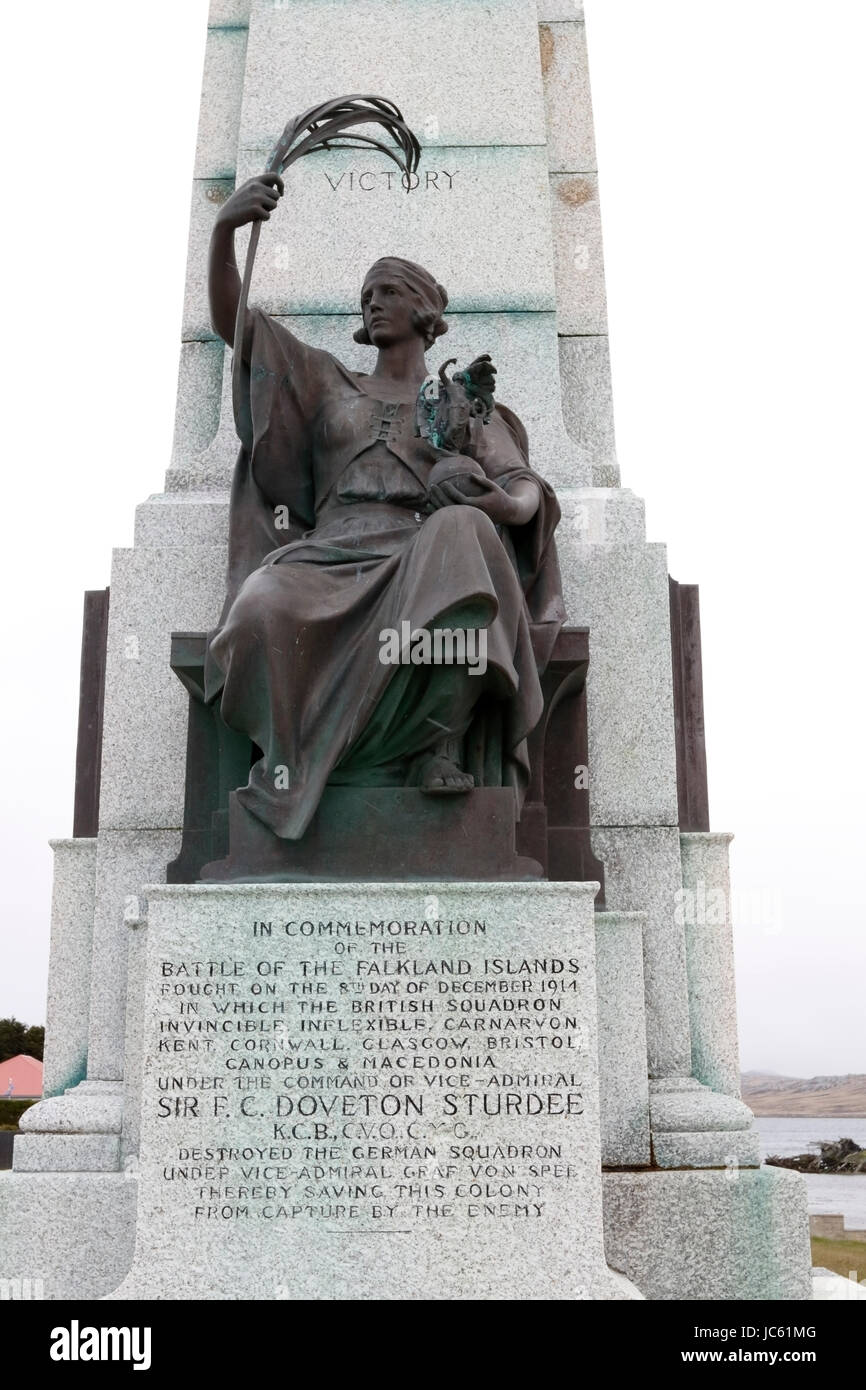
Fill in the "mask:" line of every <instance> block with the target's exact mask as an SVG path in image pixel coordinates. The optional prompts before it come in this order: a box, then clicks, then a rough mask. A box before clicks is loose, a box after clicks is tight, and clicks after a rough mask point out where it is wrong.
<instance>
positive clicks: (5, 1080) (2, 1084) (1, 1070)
mask: <svg viewBox="0 0 866 1390" xmlns="http://www.w3.org/2000/svg"><path fill="white" fill-rule="evenodd" d="M41 1095H42V1063H41V1062H40V1061H39V1060H38V1059H37V1058H36V1057H28V1056H27V1054H26V1053H24V1052H19V1054H18V1056H17V1057H10V1058H9V1059H8V1061H6V1062H0V1100H34V1099H35V1100H38V1099H39V1098H40V1097H41Z"/></svg>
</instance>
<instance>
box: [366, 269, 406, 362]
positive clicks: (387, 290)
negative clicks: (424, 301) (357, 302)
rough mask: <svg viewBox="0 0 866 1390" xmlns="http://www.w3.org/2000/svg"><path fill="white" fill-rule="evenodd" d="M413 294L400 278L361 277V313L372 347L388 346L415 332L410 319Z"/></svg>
mask: <svg viewBox="0 0 866 1390" xmlns="http://www.w3.org/2000/svg"><path fill="white" fill-rule="evenodd" d="M416 308H417V305H416V302H415V297H414V295H413V294H412V291H411V290H410V289H409V286H408V285H406V284H404V283H403V281H402V280H396V279H394V278H392V277H391V276H389V275H373V276H370V277H369V278H368V279H366V280H365V281H364V289H363V291H362V293H361V313H362V314H363V315H364V327H365V328H366V330H367V333H368V335H369V338H370V342H371V343H372V344H373V346H374V347H377V348H381V347H391V346H393V344H394V343H404V342H408V341H409V340H410V339H412V338H417V337H418V336H419V332H418V329H417V328H416V327H415V323H414V313H415V310H416Z"/></svg>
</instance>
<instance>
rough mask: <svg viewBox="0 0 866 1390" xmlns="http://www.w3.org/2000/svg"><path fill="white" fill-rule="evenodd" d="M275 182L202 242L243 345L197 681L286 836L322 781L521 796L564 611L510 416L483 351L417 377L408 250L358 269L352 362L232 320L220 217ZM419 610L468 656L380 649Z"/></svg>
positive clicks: (255, 187)
mask: <svg viewBox="0 0 866 1390" xmlns="http://www.w3.org/2000/svg"><path fill="white" fill-rule="evenodd" d="M283 194H284V184H283V180H282V178H281V177H280V176H279V174H277V173H273V172H271V173H267V174H264V175H262V176H260V177H258V178H255V179H251V180H250V181H249V182H248V183H246V184H244V185H243V186H242V187H241V188H239V189H238V190H237V192H235V193H234V194H233V195H232V197H230V198H229V199H228V201H227V202H226V203H225V205H224V206H223V207H222V209H221V210H220V212H219V214H218V216H217V220H216V225H215V228H214V232H213V238H212V242H211V253H210V277H209V289H210V303H211V314H212V319H213V324H214V327H215V329H216V331H217V332H218V333H219V334H220V335H221V336H222V337H223V338H224V339H225V340H226V342H227V343H229V344H232V343H233V342H234V343H238V342H241V341H242V356H243V361H242V364H241V372H240V382H241V388H242V389H241V391H240V392H239V393H237V392H236V396H235V411H236V420H237V426H238V433H239V435H240V437H241V444H242V450H241V455H240V458H239V460H238V465H237V469H236V474H235V480H234V485H233V494H232V507H231V524H230V557H229V584H228V596H227V600H226V605H225V608H224V611H223V617H222V621H221V624H220V627H219V629H218V630H217V632H216V633H215V634H213V636H212V638H211V641H210V645H209V654H208V691H207V694H208V698H209V699H215V698H219V700H220V702H221V704H220V709H221V714H222V717H223V719H224V720H225V722H226V723H227V724H229V726H230V727H232V728H234V729H237V730H239V731H241V732H244V733H246V734H247V735H248V736H249V737H250V739H251V740H252V741H253V742H254V744H255V745H256V746H257V749H258V751H259V752H260V754H261V756H260V757H259V759H258V761H257V762H256V763H255V765H254V766H253V768H252V771H251V774H250V779H249V785H248V786H247V787H244V788H242V789H241V790H240V791H239V792H238V799H239V801H240V802H241V803H242V805H243V806H244V807H246V809H247V810H248V811H250V812H251V813H252V814H253V815H254V816H256V817H257V818H258V819H259V820H261V821H263V822H264V823H265V824H266V825H267V826H269V827H270V828H271V830H272V831H273V832H274V833H275V834H276V835H277V836H280V837H282V838H285V839H298V838H300V837H301V836H302V835H303V834H304V831H305V829H306V827H307V826H308V824H309V822H310V819H311V817H312V816H313V814H314V812H315V810H316V807H317V805H318V802H319V800H320V798H321V795H322V792H323V791H324V788H325V787H326V785H332V786H333V785H342V786H351V785H355V786H359V785H360V786H380V787H381V786H406V785H410V786H415V787H418V788H420V789H421V790H422V791H426V792H432V793H439V794H442V793H443V792H448V793H452V794H453V793H460V792H463V793H465V792H467V791H469V790H470V789H471V788H472V787H473V786H498V787H505V786H507V787H512V788H513V789H514V792H515V808H516V812H517V809H518V808H519V805H520V802H521V798H522V795H523V792H524V789H525V786H526V782H527V772H528V759H527V750H526V739H527V737H528V735H529V733H530V732H531V731H532V729H533V728H534V726H535V724H536V723H537V721H538V719H539V717H540V715H541V710H542V695H541V686H540V680H539V667H540V666H543V663H544V660H545V656H546V653H548V652H549V651H550V648H551V646H552V643H553V641H554V640H555V637H556V634H557V632H558V630H559V626H560V624H561V622H562V620H563V616H564V614H563V606H562V599H561V594H560V587H559V576H558V568H557V564H556V556H555V549H554V546H553V532H554V528H555V526H556V522H557V520H558V518H559V509H558V507H557V504H556V499H555V497H554V495H553V493H552V491H551V489H550V488H549V487H548V486H547V484H546V483H544V482H543V480H542V479H541V478H540V477H539V476H538V475H537V474H535V473H534V472H533V470H532V468H531V467H530V465H529V461H528V446H527V440H526V434H525V431H524V429H523V426H522V425H521V423H520V421H519V420H518V419H517V417H516V416H515V415H513V414H512V412H511V411H509V410H508V409H507V407H505V406H502V405H499V404H498V403H495V402H494V397H493V386H494V376H495V368H494V367H493V365H492V363H491V361H490V358H489V357H488V356H482V357H478V358H476V359H475V361H474V362H472V363H471V364H470V366H469V367H468V368H467V369H466V370H465V371H464V372H462V373H461V372H458V373H455V375H454V376H453V377H452V378H451V379H450V380H449V379H447V378H446V377H445V375H444V371H443V373H442V374H441V376H440V394H439V397H438V398H437V399H436V400H432V399H431V397H430V394H429V392H428V393H427V394H426V395H422V394H420V393H421V392H422V388H423V386H424V383H425V381H426V380H427V378H428V368H427V363H426V360H425V353H426V352H427V351H428V350H429V349H430V348H431V347H432V346H433V344H434V343H435V341H436V339H437V338H438V337H439V336H440V335H441V334H443V333H445V332H447V329H448V326H447V324H446V322H445V320H444V318H443V313H444V310H445V308H446V306H447V303H448V296H447V294H446V292H445V290H444V289H443V287H442V286H441V285H440V284H439V283H438V282H437V281H436V279H435V278H434V276H432V275H431V274H430V273H429V272H428V271H427V270H425V269H423V267H421V266H419V265H416V264H415V263H414V262H411V261H408V260H405V259H403V258H400V257H384V258H382V259H380V260H379V261H377V262H376V263H375V265H373V266H372V267H371V269H370V270H369V271H368V272H367V274H366V276H365V278H364V282H363V286H362V290H361V304H360V308H361V315H362V326H361V327H360V328H359V329H358V331H357V332H356V333H355V339H356V341H358V342H361V343H363V344H365V345H369V346H370V347H372V348H374V349H375V350H376V361H375V365H374V366H373V370H372V371H371V372H369V373H366V372H356V371H351V370H349V369H348V368H347V367H345V366H344V365H343V364H342V363H341V362H340V361H338V360H337V358H335V357H333V356H332V355H331V354H330V353H328V352H323V351H321V350H319V349H316V348H312V347H309V346H308V345H307V344H305V343H303V342H302V341H300V339H298V338H296V337H295V335H294V334H293V333H292V332H290V331H289V330H288V329H287V328H286V327H285V326H284V325H283V324H282V323H280V322H278V321H277V320H275V319H273V318H271V317H270V316H269V315H267V314H265V313H263V312H262V311H261V310H258V309H249V310H246V309H245V310H244V311H243V315H242V317H243V322H242V324H241V323H240V321H239V320H238V309H239V303H240V302H241V281H240V276H239V273H238V269H237V264H236V261H235V253H234V245H233V241H234V233H235V230H236V229H237V228H238V227H240V226H243V225H244V224H245V223H248V222H261V221H267V220H268V219H269V218H270V216H271V214H272V212H273V211H274V209H275V208H276V207H277V205H278V202H279V199H280V198H281V197H282V196H283ZM236 320H238V321H237V322H236ZM434 436H435V437H436V440H438V441H439V442H438V443H437V442H435V440H434ZM280 515H282V516H289V517H290V519H291V523H290V528H289V531H288V534H287V532H286V530H285V529H280V526H279V524H278V522H277V521H275V518H277V517H278V516H280ZM407 625H408V627H407ZM421 629H428V630H430V631H432V632H434V633H435V632H436V631H437V630H442V629H448V630H457V629H459V630H461V631H463V632H467V633H468V632H470V631H472V630H473V629H474V630H475V632H474V634H473V635H474V636H476V637H481V638H483V639H484V643H485V650H486V661H485V666H484V669H483V671H482V670H481V669H480V668H472V669H470V668H468V667H467V665H466V664H465V663H464V664H462V665H461V664H459V663H458V664H452V663H448V664H431V665H418V664H414V658H412V659H411V660H410V659H409V658H408V657H407V658H406V659H405V660H403V659H402V657H401V660H400V661H399V662H398V663H396V664H395V663H393V662H392V663H390V664H389V663H388V662H386V661H385V660H384V659H383V656H382V640H381V638H382V633H383V631H388V632H391V631H396V632H398V633H399V632H401V631H411V632H412V633H413V634H414V633H416V632H418V631H419V630H421Z"/></svg>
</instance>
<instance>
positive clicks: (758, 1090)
mask: <svg viewBox="0 0 866 1390" xmlns="http://www.w3.org/2000/svg"><path fill="white" fill-rule="evenodd" d="M741 1079H742V1083H743V1100H744V1101H745V1102H746V1104H747V1105H748V1106H749V1109H750V1110H753V1111H754V1113H755V1114H756V1115H792V1116H793V1115H803V1116H811V1117H818V1116H821V1115H827V1116H828V1117H831V1116H834V1115H835V1116H838V1117H839V1118H840V1119H843V1118H844V1117H845V1116H846V1115H847V1116H856V1117H858V1118H859V1117H864V1118H866V1076H862V1075H860V1076H858V1075H853V1074H852V1075H849V1076H810V1077H808V1078H804V1077H799V1076H776V1075H775V1074H774V1073H773V1072H764V1071H745V1072H743V1075H742V1078H741Z"/></svg>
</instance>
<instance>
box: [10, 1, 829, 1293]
mask: <svg viewBox="0 0 866 1390" xmlns="http://www.w3.org/2000/svg"><path fill="white" fill-rule="evenodd" d="M433 27H435V33H436V44H437V64H436V66H435V71H434V69H433V67H432V66H431V65H429V64H427V62H426V60H425V55H424V51H423V47H422V46H419V44H418V41H417V35H418V33H419V32H427V31H428V30H431V29H432V28H433ZM383 33H387V34H388V42H387V44H383V43H382V42H381V35H382V34H383ZM395 55H399V58H400V61H395ZM443 71H444V72H447V73H448V75H449V76H448V82H447V84H445V83H443V82H442V81H441V76H440V74H441V73H442V72H443ZM341 92H349V93H362V92H363V93H374V94H380V95H377V96H364V97H357V96H353V97H351V98H341V97H339V93H341ZM515 93H519V97H520V99H519V100H515ZM335 96H336V97H337V101H336V103H335V105H334V106H333V107H329V108H327V109H328V110H329V111H330V117H331V118H333V119H337V120H338V125H339V133H340V134H341V137H342V141H343V144H344V145H345V144H351V145H352V146H353V147H352V148H337V147H336V146H337V145H338V144H339V143H340V142H339V141H338V140H337V139H336V134H337V126H334V127H333V128H332V129H333V133H334V138H333V139H332V140H331V141H330V147H323V144H322V140H321V138H319V139H318V144H317V148H314V149H312V150H311V151H310V152H309V153H308V154H307V155H306V156H305V157H304V158H300V159H298V160H297V161H296V162H294V163H293V164H292V167H291V168H288V167H287V166H285V165H284V164H281V163H280V161H279V159H277V155H276V152H279V151H280V149H281V144H280V141H281V131H283V130H284V126H285V122H286V117H287V115H289V114H290V113H295V112H302V113H304V115H305V117H310V118H311V120H312V117H311V113H314V112H316V111H317V110H318V111H319V112H320V116H321V119H322V121H325V119H326V116H325V115H321V113H322V111H324V110H325V108H324V107H322V106H321V105H320V104H321V103H329V102H330V100H331V98H334V97H335ZM353 102H354V103H359V105H356V106H354V107H352V106H351V103H353ZM371 104H372V105H371ZM335 111H336V112H337V116H336V117H335V116H334V112H335ZM362 112H363V113H366V114H365V120H366V123H363V122H362V123H357V122H356V123H355V124H354V125H353V123H352V120H351V119H350V117H351V116H353V115H354V116H356V117H360V115H361V113H362ZM291 124H292V123H291V122H290V125H291ZM295 126H296V127H297V128H296V129H295V136H298V131H301V132H303V131H304V130H307V131H309V130H310V129H311V128H312V126H315V121H314V120H313V121H312V126H311V122H310V120H308V121H307V122H306V124H305V123H304V120H300V119H299V121H298V122H296V123H295ZM324 129H325V127H324V125H322V126H320V127H318V135H319V137H321V136H322V132H323V131H324ZM352 131H354V140H353V137H352V134H351V132H352ZM358 132H361V133H362V134H365V135H366V136H367V137H368V143H366V144H365V142H364V140H363V139H362V140H360V141H358V139H357V136H358ZM295 136H293V138H295ZM416 136H417V141H416ZM298 138H301V136H298ZM290 143H291V142H290ZM419 144H420V151H419V149H418V145H419ZM383 145H387V149H386V148H383ZM283 154H285V149H283ZM419 156H420V157H419ZM275 160H276V162H275ZM594 165H595V160H594V146H593V137H592V117H591V104H590V96H589V81H588V69H587V53H586V41H585V33H584V24H583V22H582V10H581V6H580V5H577V4H574V3H555V2H554V0H538V3H537V4H536V3H535V0H500V2H499V3H497V5H496V6H494V7H491V6H489V5H481V4H479V3H478V0H365V2H364V3H363V4H358V5H351V6H348V5H345V4H342V3H338V2H337V0H289V2H288V3H275V2H274V0H212V4H211V14H210V26H209V30H208V44H207V53H206V62H205V74H204V84H203V90H202V106H201V120H200V129H199V144H198V150H197V155H196V167H195V173H194V179H193V194H192V211H191V221H190V249H189V257H188V285H187V294H186V302H185V309H184V322H183V329H182V340H183V341H182V350H181V368H180V381H179V389H178V409H177V428H176V436H175V446H174V453H173V457H172V460H171V463H170V466H169V469H168V472H167V476H166V482H165V490H164V491H163V492H162V493H159V494H156V495H154V496H153V497H151V498H149V499H148V500H147V501H146V502H144V503H143V504H142V505H141V506H140V507H139V509H138V512H137V516H136V534H135V544H134V546H133V548H132V549H130V550H121V551H117V552H115V556H114V562H113V566H112V577H111V587H110V601H109V593H108V591H106V592H105V593H99V594H90V595H88V596H87V600H86V605H85V633H84V644H83V658H82V707H81V718H80V730H79V749H78V764H77V768H78V778H77V790H76V817H75V826H74V835H73V838H71V839H67V840H58V841H56V842H55V844H54V851H55V887H54V900H53V918H52V941H51V966H50V982H49V1012H48V1032H47V1044H46V1063H45V1096H46V1098H45V1099H44V1100H43V1101H42V1102H41V1103H40V1104H38V1105H36V1106H34V1107H33V1108H32V1109H31V1110H30V1111H28V1112H27V1114H26V1116H25V1117H24V1119H23V1121H22V1130H23V1131H24V1132H23V1133H22V1134H21V1135H20V1136H19V1137H18V1138H17V1139H16V1142H15V1150H14V1172H13V1173H12V1174H11V1175H9V1178H8V1181H5V1182H4V1183H3V1184H2V1185H0V1276H3V1277H9V1278H13V1279H14V1278H29V1279H41V1280H42V1281H43V1287H44V1290H45V1294H46V1296H47V1297H49V1298H100V1297H105V1298H122V1299H152V1298H163V1299H190V1298H211V1299H288V1300H301V1299H313V1298H314V1299H382V1300H397V1299H407V1300H408V1299H429V1298H436V1299H449V1300H462V1299H472V1300H475V1299H509V1300H511V1299H536V1300H537V1299H557V1300H559V1299H562V1300H565V1299H602V1300H607V1299H622V1300H632V1299H720V1298H742V1299H790V1300H797V1299H805V1298H808V1297H810V1270H809V1263H810V1261H809V1234H808V1221H807V1216H806V1201H805V1185H804V1183H803V1180H802V1178H801V1177H800V1176H799V1175H798V1174H796V1173H793V1172H790V1171H786V1170H781V1169H768V1168H764V1167H762V1166H761V1165H760V1158H759V1149H758V1141H757V1136H756V1133H755V1131H754V1128H753V1125H752V1116H751V1114H750V1112H749V1110H748V1109H747V1108H746V1106H745V1105H744V1104H743V1103H742V1100H741V1099H740V1094H739V1065H738V1054H737V1038H736V1017H735V1008H734V989H733V961H732V955H731V930H730V921H729V917H728V912H727V906H726V905H727V901H728V897H729V885H728V867H727V847H728V842H729V840H730V838H731V837H730V835H728V834H722V833H714V832H711V831H710V829H709V816H708V809H707V796H706V763H705V755H704V741H703V717H702V703H701V683H700V672H701V668H700V629H699V620H698V609H697V591H696V589H695V588H694V586H691V585H679V584H677V583H676V582H675V581H674V580H672V579H670V577H669V576H668V573H667V565H666V557H665V551H664V547H663V546H660V545H657V544H648V543H647V542H646V539H645V532H644V522H643V506H642V503H641V502H640V500H639V499H638V498H636V497H635V496H634V495H633V494H632V493H631V492H629V491H628V490H627V489H624V488H622V487H621V485H620V479H619V471H618V468H617V464H616V459H615V453H614V443H613V421H612V403H611V393H610V382H609V370H608V357H607V343H606V324H605V304H604V280H603V269H602V256H601V235H600V220H599V208H598V187H597V176H596V171H595V167H594ZM281 168H282V169H283V172H282V173H280V169H281ZM263 171H267V172H264V173H263ZM250 225H254V226H255V227H256V231H254V232H253V238H254V240H253V245H252V249H253V251H254V252H255V251H256V242H258V249H257V255H256V257H255V265H254V270H253V271H252V273H251V278H249V277H248V278H247V279H246V280H245V281H244V282H243V283H242V282H241V279H240V275H239V271H238V268H237V262H236V261H235V256H234V245H233V244H234V240H235V239H237V241H238V243H239V249H240V251H241V252H245V251H247V250H248V243H247V241H246V239H247V238H248V237H249V235H250V233H249V227H250ZM262 227H264V228H265V230H263V231H262V234H261V238H260V240H259V237H258V231H259V229H261V228H262ZM208 245H210V271H209V276H208V273H207V270H206V266H207V262H208ZM239 259H240V258H239ZM252 260H253V258H252V256H250V257H248V259H247V265H249V266H252ZM208 290H209V295H208ZM446 330H447V332H448V338H447V348H446V347H445V343H444V339H443V334H444V332H445V331H446ZM430 378H432V380H431V379H430ZM238 439H239V440H240V455H239V457H238ZM233 470H234V472H233ZM226 574H228V581H226ZM445 633H447V634H449V635H448V637H447V639H446V638H445V637H444V635H443V634H445ZM437 643H438V644H439V645H438V647H437ZM689 903H691V904H692V905H693V906H694V904H696V903H699V904H703V905H704V906H705V905H706V904H708V903H709V904H714V905H715V907H716V910H710V911H706V910H704V909H703V908H702V909H701V910H699V911H694V910H691V909H689V907H688V904H689Z"/></svg>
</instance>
